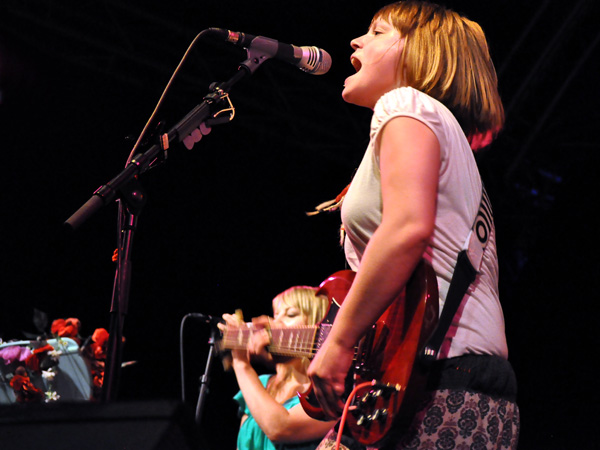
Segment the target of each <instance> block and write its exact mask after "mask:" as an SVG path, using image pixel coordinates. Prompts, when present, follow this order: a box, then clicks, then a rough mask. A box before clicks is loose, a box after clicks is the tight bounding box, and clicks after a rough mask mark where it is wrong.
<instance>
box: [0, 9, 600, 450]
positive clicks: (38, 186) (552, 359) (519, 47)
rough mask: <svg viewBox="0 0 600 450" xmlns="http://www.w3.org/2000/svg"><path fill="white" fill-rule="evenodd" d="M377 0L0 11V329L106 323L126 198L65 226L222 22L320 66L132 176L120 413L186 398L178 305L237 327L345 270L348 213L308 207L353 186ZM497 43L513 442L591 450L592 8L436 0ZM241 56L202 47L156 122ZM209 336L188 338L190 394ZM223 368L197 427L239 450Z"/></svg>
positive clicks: (264, 84)
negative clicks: (347, 89) (360, 49)
mask: <svg viewBox="0 0 600 450" xmlns="http://www.w3.org/2000/svg"><path fill="white" fill-rule="evenodd" d="M384 3H385V2H380V1H378V2H358V3H352V2H350V3H349V2H346V1H330V2H317V1H313V0H306V1H287V2H275V1H262V2H245V3H243V2H237V1H236V2H233V1H223V2H202V1H194V2H192V1H188V0H176V1H171V2H155V1H131V2H120V1H116V0H115V1H111V0H104V1H101V0H98V1H87V2H74V1H60V2H59V1H31V2H23V1H17V0H15V1H12V0H3V1H2V3H1V4H0V149H1V154H2V160H1V162H0V164H1V165H2V169H3V170H2V176H1V177H0V188H1V192H2V197H1V199H2V203H1V205H2V220H1V222H0V223H1V227H0V233H1V234H0V236H1V239H2V245H1V248H2V259H1V261H2V266H1V268H0V270H1V272H0V273H1V278H0V280H1V285H0V295H1V298H2V310H1V311H0V337H1V338H2V339H4V340H7V339H13V338H19V339H20V338H22V337H23V332H24V331H25V332H33V330H34V326H33V323H32V316H33V311H34V309H39V310H42V311H44V312H46V313H47V314H48V316H49V318H50V319H51V320H52V319H54V318H62V317H78V318H79V319H80V320H81V321H82V324H83V329H82V334H83V335H89V334H91V333H92V332H93V331H94V329H95V328H98V327H105V328H107V327H108V325H109V308H110V297H111V290H112V282H113V276H114V270H115V267H114V265H113V263H112V261H111V256H112V253H113V250H114V248H115V243H116V234H117V225H116V218H117V214H116V211H117V209H116V205H115V204H110V205H108V206H107V207H105V208H103V209H101V210H100V211H99V212H97V213H96V214H95V215H94V216H93V217H92V218H91V219H90V220H89V221H87V222H86V223H85V224H84V225H83V226H82V227H81V228H80V229H78V230H77V231H76V232H75V233H72V234H67V233H65V232H64V231H65V230H64V228H63V226H62V224H63V222H64V221H65V220H66V219H67V218H68V217H69V216H70V215H71V214H72V213H74V212H75V211H76V210H77V209H78V208H79V206H81V205H82V204H83V203H84V202H85V201H87V199H88V198H89V197H90V196H91V195H92V193H93V192H94V190H95V189H96V188H98V187H99V186H101V185H102V184H104V183H106V182H108V181H109V180H110V179H111V178H112V177H113V176H115V175H116V174H118V173H119V172H120V171H121V170H122V168H123V165H124V164H125V161H126V159H127V156H128V154H129V152H130V150H131V148H132V146H133V141H134V140H135V139H136V138H137V136H138V135H139V133H140V132H141V130H142V128H143V126H144V124H145V122H146V120H147V119H148V117H149V116H150V114H151V112H152V110H153V108H154V106H155V105H156V103H157V101H158V98H159V96H160V94H161V92H162V90H163V89H164V87H165V86H166V84H167V82H168V80H169V77H170V76H171V73H172V72H173V71H174V69H175V67H176V66H177V64H178V62H179V60H180V59H181V57H182V56H183V53H184V52H185V50H186V48H187V47H188V45H189V44H190V43H191V41H192V39H193V38H194V36H195V35H196V34H197V33H199V32H200V31H201V30H203V29H206V28H208V27H221V28H227V29H233V30H237V31H244V32H248V33H251V34H255V35H264V36H268V37H272V38H275V39H278V40H281V41H282V42H289V43H293V44H296V45H316V46H319V47H321V48H324V49H326V50H327V51H328V52H329V53H330V54H331V55H332V58H333V68H332V70H331V71H330V72H329V73H328V74H326V75H322V76H311V75H308V74H305V73H302V72H300V71H299V70H298V69H297V68H295V67H293V66H290V65H286V64H285V63H282V62H279V61H268V62H267V63H265V64H264V65H263V66H262V67H260V68H259V69H258V70H257V72H256V73H255V74H254V75H253V76H252V77H251V78H248V79H246V80H244V81H243V82H241V83H239V84H237V85H236V86H235V87H234V89H233V90H232V92H231V100H232V102H233V105H234V106H235V108H236V115H235V118H234V120H233V121H232V122H231V123H229V124H225V125H221V126H218V127H215V128H214V129H213V131H212V132H211V134H209V135H208V136H206V137H205V138H204V139H203V140H202V141H201V142H200V143H198V144H197V145H196V146H195V147H194V148H193V149H192V150H191V151H188V150H186V149H185V148H183V146H179V145H176V146H174V147H173V148H172V149H171V151H170V152H169V157H168V159H167V161H166V163H165V164H163V165H162V166H160V167H158V168H156V169H153V170H151V171H149V172H147V173H146V174H144V175H143V177H142V178H141V182H142V184H143V186H144V187H145V189H146V191H147V198H148V202H147V204H146V206H145V207H144V210H143V213H142V215H141V216H140V219H139V229H138V231H137V233H136V236H135V241H134V250H133V279H132V286H131V297H130V302H129V311H128V314H127V316H126V320H125V328H124V335H125V337H126V345H125V355H124V359H125V360H126V361H135V362H136V364H134V365H132V366H130V367H127V368H126V369H124V370H123V373H122V375H123V376H122V382H121V386H120V390H119V399H120V400H123V401H137V400H156V399H167V400H173V399H179V398H180V391H181V386H180V376H181V371H180V367H179V348H178V345H179V330H180V323H181V320H182V318H183V317H184V315H185V314H187V313H190V312H201V313H204V314H211V315H214V316H220V315H221V314H223V313H225V312H232V311H233V310H234V309H236V308H241V309H242V310H243V311H244V314H245V316H246V317H247V318H250V317H252V316H256V315H259V314H264V313H268V312H269V311H270V299H271V298H272V297H273V296H274V295H275V294H277V293H278V292H280V291H282V290H283V289H285V288H287V287H289V286H291V285H294V284H312V285H317V284H319V283H320V282H321V281H322V280H324V279H325V278H326V277H327V276H328V275H329V274H331V273H333V272H335V271H337V270H339V269H342V268H344V260H343V255H342V253H341V251H340V248H339V245H338V242H337V240H338V237H337V233H338V227H339V216H337V215H335V214H332V215H327V216H318V217H311V218H309V217H307V216H306V215H305V211H308V210H310V209H311V208H313V207H314V206H315V205H317V204H318V203H320V202H321V201H324V200H327V199H330V198H333V197H334V196H335V195H336V194H337V193H338V192H339V191H340V190H341V189H342V188H343V187H344V186H345V185H346V184H347V183H348V182H349V180H350V178H351V176H352V173H353V171H354V169H355V168H356V167H357V165H358V163H359V161H360V158H361V155H362V152H363V151H364V148H365V145H366V142H367V137H368V126H369V116H370V114H369V111H363V110H361V109H359V108H357V107H353V106H350V105H346V104H344V103H343V101H342V100H341V98H340V92H341V89H342V85H343V82H344V79H345V77H347V76H348V75H349V74H350V73H352V72H353V69H352V67H351V65H350V64H349V56H350V54H351V49H350V46H349V42H350V40H351V39H352V38H354V37H356V36H358V35H360V34H363V33H364V32H365V31H366V29H367V27H368V25H369V21H370V18H371V16H372V14H373V12H375V10H376V9H377V8H378V7H379V6H381V5H383V4H384ZM446 3H447V4H448V5H449V6H452V7H454V8H456V9H458V10H461V11H462V12H464V13H466V14H467V15H468V16H470V17H471V18H473V19H474V20H477V21H479V22H480V23H481V24H482V26H483V28H484V30H485V31H486V32H487V35H488V39H489V41H490V45H491V50H492V56H493V58H494V60H495V62H496V66H497V68H498V71H499V76H500V84H501V90H502V95H503V98H504V101H505V104H506V107H507V119H508V120H507V127H506V130H505V131H504V133H503V135H502V136H501V138H500V139H499V140H498V141H497V143H496V144H494V146H493V147H492V149H491V150H490V151H488V152H486V153H484V154H482V155H481V156H480V157H479V162H480V168H481V171H482V175H483V177H484V179H485V182H486V184H487V187H488V191H489V192H490V195H491V197H492V201H493V203H494V207H495V215H496V220H497V229H498V244H499V254H500V258H501V290H502V302H503V306H504V308H505V316H506V327H507V333H508V339H509V346H510V351H511V361H512V363H513V365H514V366H515V369H516V371H517V375H518V378H519V383H520V387H519V389H520V393H519V402H520V406H521V411H522V439H521V447H520V448H522V449H524V450H527V449H545V450H547V449H565V448H577V449H585V448H593V447H594V445H595V444H593V440H592V437H591V436H593V435H594V433H593V429H592V428H591V425H592V419H593V418H594V417H596V418H597V413H596V414H595V415H594V413H593V411H594V404H595V403H597V402H594V401H593V392H594V389H593V386H595V384H596V383H595V382H594V381H595V380H594V379H593V378H592V375H591V369H590V365H591V361H592V360H593V359H594V356H595V355H596V353H597V339H595V336H594V328H593V324H594V323H595V320H593V317H594V316H593V313H592V306H593V304H594V299H595V298H596V297H597V295H596V294H595V291H596V289H595V288H596V286H595V285H596V278H597V275H598V272H599V271H598V262H597V258H595V251H594V250H596V249H597V245H595V242H596V239H595V238H594V234H593V233H594V231H595V230H596V229H597V225H598V218H597V215H596V214H594V211H593V208H594V206H595V205H596V204H597V201H596V200H595V198H596V191H597V189H596V184H597V173H598V171H597V167H598V160H599V156H598V154H599V152H598V151H599V150H600V149H599V143H598V137H597V134H596V132H595V129H596V127H597V123H598V122H599V119H600V117H599V113H598V108H597V107H596V102H597V100H598V98H599V96H598V94H599V89H598V83H597V77H598V60H599V59H600V58H599V57H598V56H599V55H598V49H597V41H598V31H597V28H598V27H597V24H596V23H595V22H594V21H593V20H592V18H593V17H598V11H597V9H598V7H597V6H596V5H595V4H594V2H593V1H585V0H584V1H579V2H572V4H567V3H565V2H560V3H559V2H550V1H534V2H517V1H512V0H503V1H496V2H479V1H447V2H446ZM244 59H245V52H244V51H243V50H242V49H238V48H235V47H233V46H231V45H229V44H225V43H222V42H218V41H215V40H214V39H206V40H202V41H201V42H200V43H199V44H198V46H197V47H196V49H195V50H194V51H193V52H192V54H191V56H190V59H189V62H188V64H186V65H185V66H184V68H183V70H182V73H181V77H179V78H178V79H177V80H176V82H175V83H174V85H173V88H172V90H171V92H170V94H169V95H168V96H167V98H166V101H165V104H164V106H163V108H162V109H161V110H160V111H159V113H158V118H159V119H160V120H162V121H164V122H165V127H166V129H170V127H172V126H173V125H175V124H176V123H177V122H178V121H179V120H180V119H181V118H182V117H183V116H185V114H187V112H188V111H190V110H191V109H192V108H193V107H194V106H196V105H197V104H199V103H200V102H201V101H202V98H203V96H204V95H205V94H206V93H207V92H208V86H209V84H210V83H211V82H213V81H224V80H226V79H228V78H229V77H230V76H231V75H233V73H235V71H236V69H237V66H238V64H239V63H240V62H241V61H243V60H244ZM208 332H209V329H208V327H207V326H206V325H205V324H202V323H194V322H190V323H189V324H188V325H187V327H186V329H185V333H184V336H185V346H184V348H185V355H186V362H187V365H186V368H185V375H186V379H187V384H186V387H187V392H188V403H190V405H192V406H193V405H194V404H195V402H196V399H197V395H198V385H199V383H198V381H199V378H200V376H201V375H202V374H203V372H204V368H205V363H206V358H207V350H208V344H207V342H208ZM236 391H237V387H236V383H235V378H234V376H233V375H232V374H231V373H225V372H223V370H222V368H221V366H220V365H218V364H217V365H216V366H215V368H214V370H213V372H212V373H211V381H210V394H209V396H208V401H207V405H206V411H205V414H204V421H203V430H204V431H203V435H204V436H205V437H206V440H207V442H208V445H209V447H210V448H234V445H235V435H236V431H237V426H238V422H237V417H236V408H235V405H234V403H233V401H232V400H231V397H232V396H233V395H234V393H235V392H236Z"/></svg>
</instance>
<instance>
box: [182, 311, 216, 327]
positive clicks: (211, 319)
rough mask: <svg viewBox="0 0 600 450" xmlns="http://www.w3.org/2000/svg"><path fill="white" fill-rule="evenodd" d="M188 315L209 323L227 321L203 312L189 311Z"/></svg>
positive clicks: (214, 323)
mask: <svg viewBox="0 0 600 450" xmlns="http://www.w3.org/2000/svg"><path fill="white" fill-rule="evenodd" d="M187 317H189V318H191V319H196V320H199V321H201V322H204V323H207V324H209V325H216V324H218V323H225V321H224V320H223V319H221V318H220V317H213V316H210V315H208V314H202V313H189V314H187Z"/></svg>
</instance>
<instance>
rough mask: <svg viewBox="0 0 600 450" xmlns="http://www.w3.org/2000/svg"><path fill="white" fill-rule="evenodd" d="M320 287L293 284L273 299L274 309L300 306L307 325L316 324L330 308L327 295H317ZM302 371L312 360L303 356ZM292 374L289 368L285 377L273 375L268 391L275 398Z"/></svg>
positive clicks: (305, 369)
mask: <svg viewBox="0 0 600 450" xmlns="http://www.w3.org/2000/svg"><path fill="white" fill-rule="evenodd" d="M317 291H318V288H315V287H312V286H292V287H291V288H289V289H286V290H285V291H283V292H282V293H281V294H279V295H277V296H276V297H275V298H274V299H273V309H275V307H276V306H278V307H279V308H280V309H281V306H287V307H292V308H298V309H299V310H300V313H301V314H302V315H303V316H304V317H306V324H307V325H316V324H318V323H319V322H321V321H322V320H323V319H324V318H325V314H327V311H328V309H329V299H328V298H327V296H326V295H316V294H317ZM301 359H302V362H301V364H302V371H303V372H304V373H306V371H307V370H308V366H309V364H310V360H309V359H308V358H305V357H302V358H301ZM291 374H292V369H291V368H289V369H288V371H287V373H285V374H284V375H283V377H273V378H271V380H270V381H269V384H268V385H267V392H268V393H269V394H270V395H271V396H272V397H273V398H275V397H276V395H277V392H278V391H279V389H281V387H282V386H283V385H284V384H285V382H286V380H287V379H289V377H290V376H291Z"/></svg>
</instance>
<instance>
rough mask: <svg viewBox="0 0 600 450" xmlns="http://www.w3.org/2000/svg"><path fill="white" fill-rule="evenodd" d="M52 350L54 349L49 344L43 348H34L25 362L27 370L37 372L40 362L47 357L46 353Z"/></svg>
mask: <svg viewBox="0 0 600 450" xmlns="http://www.w3.org/2000/svg"><path fill="white" fill-rule="evenodd" d="M52 350H54V347H52V346H51V345H50V344H46V345H44V346H43V347H40V348H36V349H35V350H34V351H33V352H32V353H31V355H29V356H28V357H27V359H26V360H25V365H26V366H27V368H28V369H29V370H33V371H34V372H39V371H40V364H41V362H42V360H43V359H44V358H45V357H46V356H47V354H48V352H50V351H52Z"/></svg>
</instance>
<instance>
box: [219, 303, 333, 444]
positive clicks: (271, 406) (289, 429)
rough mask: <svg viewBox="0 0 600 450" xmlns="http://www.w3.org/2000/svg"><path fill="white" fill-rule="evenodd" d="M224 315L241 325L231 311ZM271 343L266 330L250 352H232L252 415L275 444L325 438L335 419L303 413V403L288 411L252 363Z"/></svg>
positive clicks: (255, 338) (231, 323)
mask: <svg viewBox="0 0 600 450" xmlns="http://www.w3.org/2000/svg"><path fill="white" fill-rule="evenodd" d="M223 318H224V319H225V321H226V322H227V325H228V326H240V325H241V323H240V322H239V320H237V319H236V318H235V316H232V315H230V314H224V315H223ZM221 328H223V327H222V326H221ZM268 344H269V337H268V334H267V333H255V334H254V335H253V336H252V338H251V339H250V342H249V343H248V351H240V350H234V351H232V357H233V362H232V366H233V370H234V372H235V375H236V378H237V381H238V385H239V387H240V390H241V391H242V395H243V396H244V401H245V402H246V405H247V406H248V409H249V410H250V413H251V414H252V417H253V418H254V420H255V421H256V423H257V424H258V426H259V427H260V428H261V430H262V431H263V432H264V433H265V435H266V436H267V438H269V440H271V441H272V442H275V443H282V442H303V441H309V440H313V439H318V438H322V437H323V436H325V434H326V433H327V431H329V430H330V429H331V427H332V426H333V425H334V423H335V422H322V421H319V420H315V419H312V418H311V417H309V416H308V415H307V414H306V413H305V412H304V410H303V409H302V406H301V405H296V406H294V407H292V408H291V409H289V410H287V409H286V408H285V407H284V406H283V405H282V404H280V403H278V402H277V401H276V400H275V399H274V398H273V397H271V395H270V394H269V393H268V392H267V390H266V389H265V387H264V386H263V385H262V383H261V381H260V378H259V377H258V374H257V372H256V371H255V370H254V368H253V367H252V364H251V363H250V356H253V355H260V354H262V353H264V352H265V347H266V346H267V345H268ZM244 420H245V418H243V419H242V423H243V422H244Z"/></svg>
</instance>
